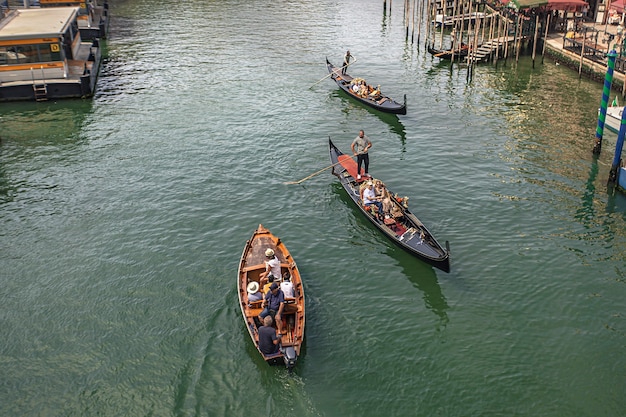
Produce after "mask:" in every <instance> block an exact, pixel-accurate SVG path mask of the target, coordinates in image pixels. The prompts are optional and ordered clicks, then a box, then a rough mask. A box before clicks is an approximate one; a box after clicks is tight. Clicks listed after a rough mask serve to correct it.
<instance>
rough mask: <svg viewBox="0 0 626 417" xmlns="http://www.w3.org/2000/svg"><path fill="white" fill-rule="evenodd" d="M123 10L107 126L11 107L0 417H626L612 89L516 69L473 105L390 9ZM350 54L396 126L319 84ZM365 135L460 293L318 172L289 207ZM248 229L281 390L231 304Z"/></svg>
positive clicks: (174, 6)
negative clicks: (263, 251)
mask: <svg viewBox="0 0 626 417" xmlns="http://www.w3.org/2000/svg"><path fill="white" fill-rule="evenodd" d="M110 3H111V16H112V20H111V27H110V30H111V35H110V39H108V41H107V42H106V47H107V54H108V58H107V60H106V61H105V62H104V65H103V67H102V72H101V76H100V80H99V84H98V91H97V94H96V96H95V97H94V98H93V100H84V101H83V100H78V101H62V102H61V101H59V102H48V103H12V104H4V105H2V106H0V137H1V141H0V284H1V285H0V304H1V305H2V307H1V310H0V340H2V342H1V345H0V381H1V383H0V415H2V416H324V417H334V416H341V417H345V416H355V417H357V416H358V417H369V416H375V417H378V416H528V417H537V416H542V417H557V416H577V417H581V416H589V417H597V416H603V417H619V416H623V415H624V413H625V410H626V396H625V395H624V394H625V391H624V387H625V386H626V317H625V315H626V311H625V308H624V307H625V305H626V302H625V300H626V197H625V196H624V195H621V194H612V193H611V192H609V190H607V187H606V180H607V178H608V174H609V168H610V164H611V161H612V158H613V149H614V146H615V140H616V137H615V135H613V134H610V133H609V134H607V137H606V138H605V142H604V147H603V150H602V154H601V155H600V156H599V158H594V157H593V156H592V152H591V151H592V148H593V137H594V132H595V124H596V117H597V116H596V110H597V107H598V105H599V102H600V97H601V89H602V86H601V85H600V84H599V83H595V82H592V81H588V80H585V79H583V80H579V79H578V76H577V74H576V73H575V72H573V71H571V70H569V69H567V68H564V67H563V66H559V65H556V64H555V63H554V62H552V61H549V60H547V59H546V60H545V61H544V62H541V59H538V60H537V62H536V63H535V67H534V68H533V65H532V62H531V61H530V59H529V58H528V57H526V58H522V59H521V60H520V62H519V63H515V62H514V61H509V62H507V63H506V65H505V64H504V63H500V64H499V65H498V66H497V67H495V66H492V65H480V66H478V67H477V68H476V70H475V72H474V77H473V79H472V81H471V83H468V82H467V71H466V69H465V68H464V67H457V66H455V67H453V68H452V69H451V68H450V66H449V64H448V63H445V62H439V61H438V60H437V59H433V58H431V56H430V55H428V54H427V52H426V51H425V48H424V39H423V37H424V33H423V32H422V34H421V35H422V37H421V40H420V45H419V47H418V46H417V44H416V43H413V44H411V42H410V39H409V42H408V43H407V42H405V40H404V34H405V29H404V25H403V23H402V22H403V11H402V6H403V2H399V1H394V2H393V3H392V11H391V13H386V14H383V6H382V2H381V1H378V0H345V1H336V0H321V1H318V2H310V1H302V0H294V1H282V0H278V1H274V2H264V1H256V0H252V1H249V0H248V1H243V0H229V1H204V0H203V1H201V0H190V1H184V2H183V1H181V2H168V3H163V2H160V1H156V0H126V1H110ZM416 35H417V34H416ZM346 49H350V51H351V52H352V54H353V55H354V56H355V57H356V58H357V62H356V63H355V64H354V66H353V67H352V68H351V69H350V73H351V74H352V75H355V76H362V77H364V78H365V79H366V80H368V81H370V82H372V83H375V84H381V86H382V89H383V92H386V93H387V94H390V95H391V96H393V97H395V98H398V99H401V98H402V96H403V95H404V94H406V95H407V103H408V114H407V115H406V116H400V117H396V116H385V115H381V114H378V113H375V112H373V111H370V110H368V109H366V108H364V107H362V106H361V105H359V104H357V103H355V102H353V101H351V100H350V99H348V98H347V97H345V96H344V95H343V94H341V93H340V92H339V90H338V89H337V87H336V85H335V84H334V83H333V82H331V81H330V80H323V81H321V82H319V83H317V84H316V82H317V81H318V80H320V79H321V78H322V77H324V76H325V75H326V74H327V71H326V67H325V57H326V56H328V58H329V59H330V60H331V62H333V63H337V64H340V63H341V60H342V56H343V53H344V52H345V50H346ZM311 86H312V87H311ZM359 129H364V130H365V132H366V134H368V135H369V136H370V138H371V139H372V141H373V144H374V146H373V148H372V150H371V165H370V171H371V172H372V173H373V174H374V175H376V176H377V177H380V178H382V179H384V180H385V181H386V183H387V185H388V186H389V187H390V188H391V189H392V190H394V191H396V192H398V193H399V194H400V195H402V196H404V195H406V196H409V197H410V199H409V205H410V206H411V207H412V209H413V211H414V212H415V213H416V214H417V215H418V216H419V217H420V219H422V221H423V222H424V223H425V224H426V225H427V226H428V227H429V229H430V230H431V231H432V232H433V233H434V234H435V236H437V238H438V239H439V240H440V241H441V242H444V241H446V240H448V241H449V242H450V246H451V251H452V256H451V259H452V262H451V266H452V271H451V272H450V273H449V274H446V273H443V272H441V271H438V270H435V269H433V268H432V267H429V266H428V265H426V264H424V263H422V262H420V261H419V260H417V259H416V258H414V257H412V256H410V255H408V254H407V253H405V252H403V251H402V250H401V249H399V248H397V247H396V246H394V245H393V244H392V243H391V242H389V241H388V240H386V239H385V238H383V237H382V236H381V235H380V234H379V233H378V232H377V231H376V230H375V229H374V228H373V227H372V226H371V225H370V224H369V223H368V222H367V220H366V219H364V218H363V217H362V216H361V215H360V213H359V212H358V211H357V210H356V209H355V208H354V207H352V205H351V202H350V201H349V199H348V197H347V196H346V195H345V193H344V192H343V190H342V189H341V187H340V186H339V183H338V181H337V180H336V179H335V178H334V177H333V176H332V175H331V174H330V172H329V171H325V172H323V173H321V174H320V175H317V176H315V177H313V178H311V179H310V180H308V181H305V182H304V183H302V184H301V185H285V184H284V182H287V181H295V180H298V179H301V178H304V177H306V176H307V175H309V174H311V173H313V172H315V171H318V170H320V169H322V168H324V167H326V166H328V165H329V163H330V162H329V156H328V145H327V143H328V137H329V136H330V137H332V138H333V140H334V141H335V142H336V143H337V144H338V146H340V147H341V148H342V149H344V150H347V149H348V147H349V145H350V142H351V141H352V139H353V138H354V137H355V136H356V134H357V133H358V130H359ZM259 223H262V224H263V225H265V226H266V227H268V228H269V229H270V230H271V231H273V232H274V233H275V234H277V235H278V236H280V237H281V238H282V240H283V241H284V242H285V243H286V244H287V246H288V248H289V249H290V250H291V252H292V254H293V255H294V257H295V259H296V261H297V263H298V266H299V267H300V270H301V273H302V276H303V280H304V283H305V290H306V297H307V298H306V301H307V326H306V343H305V348H304V351H303V354H302V356H301V358H300V361H299V363H298V365H297V368H296V370H295V372H294V374H293V375H288V374H287V372H286V371H285V370H284V369H282V368H280V367H269V366H267V365H266V364H265V363H264V362H262V361H261V360H260V358H259V357H258V354H257V353H256V352H255V350H254V348H253V346H252V343H251V341H250V340H249V337H248V335H247V332H246V330H245V328H244V325H243V321H242V319H241V317H240V311H239V308H238V305H237V294H236V277H237V270H236V269H237V264H238V260H239V257H240V255H241V251H242V250H243V247H244V244H245V242H246V240H247V239H248V238H249V237H250V236H251V235H252V232H253V231H254V229H255V228H256V227H257V225H258V224H259Z"/></svg>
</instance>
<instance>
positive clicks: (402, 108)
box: [326, 58, 406, 114]
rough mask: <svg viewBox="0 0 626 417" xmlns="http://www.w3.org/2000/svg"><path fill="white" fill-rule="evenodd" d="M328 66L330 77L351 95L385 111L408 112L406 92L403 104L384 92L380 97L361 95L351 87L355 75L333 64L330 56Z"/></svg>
mask: <svg viewBox="0 0 626 417" xmlns="http://www.w3.org/2000/svg"><path fill="white" fill-rule="evenodd" d="M326 66H327V67H328V72H329V73H330V78H332V79H333V81H335V82H336V83H337V85H338V86H339V87H340V88H341V89H342V90H343V91H345V92H346V94H348V95H349V96H350V97H352V98H354V99H355V100H358V101H360V102H361V103H363V104H366V105H368V106H370V107H373V108H375V109H376V110H380V111H382V112H385V113H393V114H406V94H405V95H404V103H403V104H401V103H398V102H397V101H395V100H393V99H392V98H391V97H388V96H386V95H384V94H380V95H379V96H378V97H371V96H369V95H367V96H365V97H361V96H359V95H358V94H356V93H355V92H354V91H352V89H351V86H352V85H351V81H352V80H353V79H354V77H351V76H350V75H348V74H342V73H341V68H338V67H335V66H334V65H333V64H331V63H330V62H329V61H328V58H326Z"/></svg>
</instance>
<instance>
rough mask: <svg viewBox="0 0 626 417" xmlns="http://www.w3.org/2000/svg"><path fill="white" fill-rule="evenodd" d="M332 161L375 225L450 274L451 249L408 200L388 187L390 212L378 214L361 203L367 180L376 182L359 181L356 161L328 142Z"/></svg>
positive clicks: (348, 189)
mask: <svg viewBox="0 0 626 417" xmlns="http://www.w3.org/2000/svg"><path fill="white" fill-rule="evenodd" d="M328 145H329V148H330V160H331V162H332V164H333V174H334V175H336V176H337V177H338V178H339V181H341V185H342V186H343V188H344V189H345V190H346V192H347V193H348V195H349V196H350V199H352V201H353V202H354V204H356V206H357V207H358V208H359V210H361V212H362V213H363V214H364V215H365V217H367V218H368V219H369V220H370V221H371V222H372V223H373V224H374V226H376V227H377V228H378V230H380V231H381V232H383V234H384V235H385V236H387V237H388V238H389V239H391V240H392V241H393V242H394V243H396V244H397V245H398V246H400V247H401V248H403V249H405V250H406V251H407V252H409V253H411V254H413V255H415V256H417V257H418V258H420V259H421V260H423V261H425V262H427V263H429V264H430V265H432V266H434V267H436V268H439V269H441V270H442V271H445V272H450V246H449V244H448V242H447V241H446V248H445V249H444V248H443V247H442V246H441V245H440V244H439V242H437V240H436V239H435V237H434V236H433V235H432V233H430V231H429V230H428V229H427V228H426V226H424V224H423V223H422V222H421V221H420V220H419V219H418V218H417V217H416V216H415V215H414V214H413V213H412V212H411V211H410V210H409V208H408V202H407V200H408V198H407V197H404V198H400V197H398V195H397V194H393V193H392V192H391V191H390V190H389V189H387V188H386V187H385V191H384V194H385V196H386V198H388V205H389V209H388V210H387V212H386V213H384V214H382V213H375V211H376V209H375V207H373V208H372V206H370V207H366V206H365V205H364V204H363V202H362V200H361V192H362V190H363V188H364V187H365V186H366V183H367V182H368V181H373V182H374V183H376V182H377V181H380V180H377V179H375V178H373V177H371V176H368V177H365V178H362V179H361V180H357V179H356V176H357V165H356V162H355V160H354V159H353V158H352V157H351V156H349V155H345V154H344V153H343V152H341V151H340V150H339V149H338V148H337V147H336V146H335V145H334V144H333V142H332V140H331V139H330V138H329V139H328Z"/></svg>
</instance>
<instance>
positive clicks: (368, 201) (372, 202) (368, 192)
mask: <svg viewBox="0 0 626 417" xmlns="http://www.w3.org/2000/svg"><path fill="white" fill-rule="evenodd" d="M379 200H380V197H378V196H376V191H374V183H373V182H372V181H368V182H367V188H366V189H365V190H363V204H364V205H365V206H366V207H369V206H376V208H377V209H378V213H379V215H381V214H382V212H383V203H381V202H380V201H379Z"/></svg>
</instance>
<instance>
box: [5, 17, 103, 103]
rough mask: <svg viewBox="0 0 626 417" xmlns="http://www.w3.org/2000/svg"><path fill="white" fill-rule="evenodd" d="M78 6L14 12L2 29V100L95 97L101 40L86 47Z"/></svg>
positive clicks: (95, 40) (89, 43)
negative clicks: (78, 27)
mask: <svg viewBox="0 0 626 417" xmlns="http://www.w3.org/2000/svg"><path fill="white" fill-rule="evenodd" d="M78 11H79V8H78V7H51V8H43V9H18V10H12V11H10V12H9V14H8V15H7V16H6V17H5V18H4V20H3V22H2V25H1V26H0V101H17V100H37V101H43V100H50V99H60V98H80V97H90V96H92V95H93V94H94V92H95V87H96V81H97V78H98V72H99V69H100V61H101V48H100V45H99V41H98V40H97V39H94V40H93V41H90V42H82V39H81V35H80V31H79V30H78V29H77V19H78Z"/></svg>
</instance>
